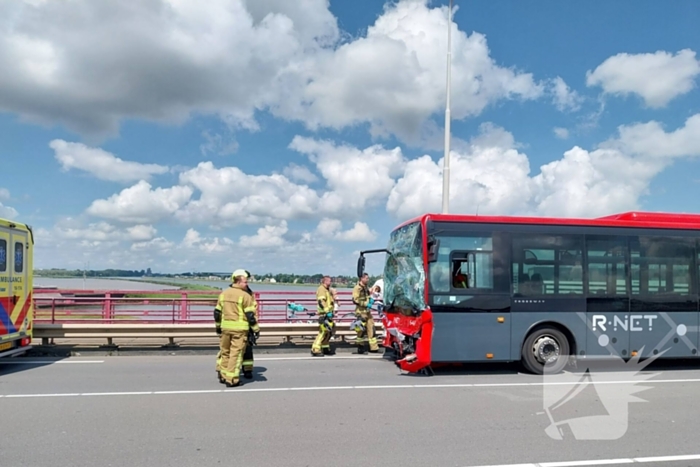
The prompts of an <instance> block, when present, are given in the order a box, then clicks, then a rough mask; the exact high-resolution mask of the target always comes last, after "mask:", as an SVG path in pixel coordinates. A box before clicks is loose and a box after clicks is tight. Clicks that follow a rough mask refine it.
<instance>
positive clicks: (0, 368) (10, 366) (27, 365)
mask: <svg viewBox="0 0 700 467" xmlns="http://www.w3.org/2000/svg"><path fill="white" fill-rule="evenodd" d="M64 359H65V358H64V357H51V358H37V357H32V356H31V355H28V356H27V355H25V356H19V357H10V358H0V378H2V377H3V376H7V375H11V374H13V373H19V372H22V371H28V370H34V369H36V368H41V367H45V366H49V365H52V364H54V363H56V362H58V361H61V360H64Z"/></svg>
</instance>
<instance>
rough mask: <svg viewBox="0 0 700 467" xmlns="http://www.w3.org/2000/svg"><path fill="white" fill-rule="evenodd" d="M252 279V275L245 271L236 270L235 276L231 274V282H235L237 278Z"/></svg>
mask: <svg viewBox="0 0 700 467" xmlns="http://www.w3.org/2000/svg"><path fill="white" fill-rule="evenodd" d="M242 276H245V277H250V273H249V272H248V271H246V270H245V269H236V270H235V271H233V274H231V282H234V281H235V280H236V277H242Z"/></svg>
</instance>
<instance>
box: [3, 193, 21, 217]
mask: <svg viewBox="0 0 700 467" xmlns="http://www.w3.org/2000/svg"><path fill="white" fill-rule="evenodd" d="M9 199H10V191H9V190H8V189H7V188H0V201H8V200H9ZM17 216H19V213H18V212H17V210H16V209H14V208H11V207H10V206H5V205H3V204H2V203H0V217H1V218H3V219H9V220H15V219H17Z"/></svg>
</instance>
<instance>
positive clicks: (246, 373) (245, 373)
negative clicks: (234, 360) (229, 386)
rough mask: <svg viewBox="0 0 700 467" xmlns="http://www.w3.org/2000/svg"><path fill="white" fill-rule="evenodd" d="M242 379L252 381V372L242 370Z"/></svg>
mask: <svg viewBox="0 0 700 467" xmlns="http://www.w3.org/2000/svg"><path fill="white" fill-rule="evenodd" d="M243 377H244V378H245V379H253V370H244V371H243Z"/></svg>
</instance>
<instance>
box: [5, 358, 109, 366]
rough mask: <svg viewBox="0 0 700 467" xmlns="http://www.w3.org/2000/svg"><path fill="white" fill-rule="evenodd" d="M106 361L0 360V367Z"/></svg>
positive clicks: (100, 361) (98, 361)
mask: <svg viewBox="0 0 700 467" xmlns="http://www.w3.org/2000/svg"><path fill="white" fill-rule="evenodd" d="M104 362H105V361H104V360H16V361H5V362H4V361H2V359H0V365H39V364H50V365H54V364H56V365H69V364H74V365H75V364H83V363H86V364H90V363H93V364H94V363H104Z"/></svg>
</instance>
